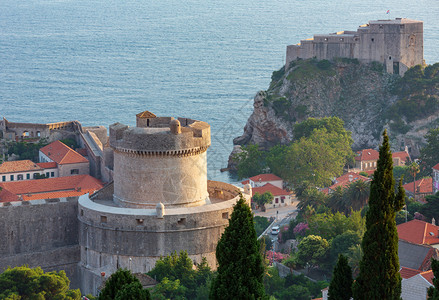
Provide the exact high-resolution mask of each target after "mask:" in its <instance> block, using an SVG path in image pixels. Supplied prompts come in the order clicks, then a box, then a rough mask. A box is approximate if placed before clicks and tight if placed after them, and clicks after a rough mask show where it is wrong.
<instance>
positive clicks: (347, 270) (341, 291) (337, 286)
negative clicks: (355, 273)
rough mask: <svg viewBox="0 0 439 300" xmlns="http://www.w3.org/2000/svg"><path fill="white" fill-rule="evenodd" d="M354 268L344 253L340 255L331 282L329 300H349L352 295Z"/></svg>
mask: <svg viewBox="0 0 439 300" xmlns="http://www.w3.org/2000/svg"><path fill="white" fill-rule="evenodd" d="M352 283H353V279H352V269H351V267H349V264H348V259H347V258H346V256H344V255H343V254H340V255H339V256H338V261H337V265H336V266H335V268H334V273H333V276H332V280H331V284H330V285H329V290H328V299H329V300H349V299H351V297H352Z"/></svg>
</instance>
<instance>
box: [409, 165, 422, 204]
mask: <svg viewBox="0 0 439 300" xmlns="http://www.w3.org/2000/svg"><path fill="white" fill-rule="evenodd" d="M409 170H410V174H411V175H412V176H413V200H415V201H416V174H418V173H419V171H420V170H419V165H418V164H417V163H416V162H415V161H414V162H412V163H411V164H410V165H409Z"/></svg>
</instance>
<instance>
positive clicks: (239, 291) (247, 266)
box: [209, 195, 265, 300]
mask: <svg viewBox="0 0 439 300" xmlns="http://www.w3.org/2000/svg"><path fill="white" fill-rule="evenodd" d="M216 259H217V260H218V274H217V276H216V277H215V278H214V280H213V282H212V286H211V289H210V295H209V298H210V299H221V300H222V299H264V298H265V290H264V285H263V277H264V266H263V263H262V257H261V254H260V251H259V242H258V240H257V236H256V231H255V227H254V224H253V214H252V212H251V210H250V207H249V206H248V205H247V203H246V202H245V200H244V199H243V197H242V195H241V198H240V199H239V200H238V201H237V203H236V205H235V206H234V207H233V213H232V215H231V217H230V220H229V226H228V227H227V228H226V229H225V231H224V233H223V235H222V236H221V239H220V241H219V242H218V246H217V247H216Z"/></svg>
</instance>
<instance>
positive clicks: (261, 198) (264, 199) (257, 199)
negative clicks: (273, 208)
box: [252, 192, 274, 211]
mask: <svg viewBox="0 0 439 300" xmlns="http://www.w3.org/2000/svg"><path fill="white" fill-rule="evenodd" d="M273 199H274V197H273V194H272V193H271V192H265V193H263V194H262V195H261V194H259V193H258V192H256V193H255V194H254V195H253V198H252V200H253V202H254V203H256V204H257V205H258V206H259V207H260V208H261V209H262V211H265V204H268V203H271V202H272V201H273Z"/></svg>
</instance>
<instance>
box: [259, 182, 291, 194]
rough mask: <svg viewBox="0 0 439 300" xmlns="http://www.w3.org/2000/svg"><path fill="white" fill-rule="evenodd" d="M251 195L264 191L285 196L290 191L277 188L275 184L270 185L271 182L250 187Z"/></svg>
mask: <svg viewBox="0 0 439 300" xmlns="http://www.w3.org/2000/svg"><path fill="white" fill-rule="evenodd" d="M252 192H253V195H254V194H255V193H259V194H261V195H262V194H263V193H265V192H271V193H272V194H273V196H287V195H289V194H290V192H288V191H286V190H283V189H281V188H278V187H277V186H274V185H272V184H271V183H266V184H264V185H263V186H260V187H254V188H253V189H252Z"/></svg>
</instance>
